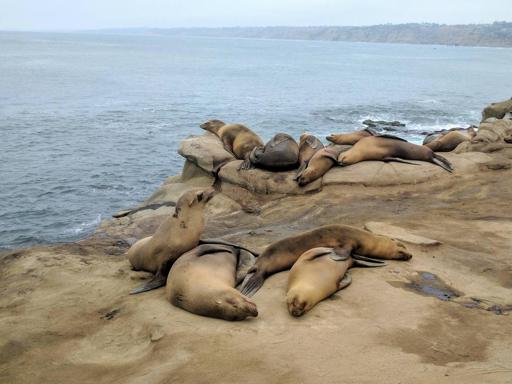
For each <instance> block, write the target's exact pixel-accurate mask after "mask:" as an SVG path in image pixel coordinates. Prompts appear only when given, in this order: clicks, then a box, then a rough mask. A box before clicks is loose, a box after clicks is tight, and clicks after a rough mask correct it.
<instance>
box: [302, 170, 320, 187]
mask: <svg viewBox="0 0 512 384" xmlns="http://www.w3.org/2000/svg"><path fill="white" fill-rule="evenodd" d="M314 173H315V171H314V170H313V169H312V168H306V169H305V170H304V172H302V174H300V175H299V176H298V177H297V183H298V184H299V185H300V186H301V187H303V186H305V185H306V184H309V183H311V182H312V181H313V180H315V179H316V177H315V175H314Z"/></svg>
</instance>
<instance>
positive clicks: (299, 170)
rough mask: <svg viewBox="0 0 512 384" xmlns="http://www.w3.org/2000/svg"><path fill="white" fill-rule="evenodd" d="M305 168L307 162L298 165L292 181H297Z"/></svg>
mask: <svg viewBox="0 0 512 384" xmlns="http://www.w3.org/2000/svg"><path fill="white" fill-rule="evenodd" d="M307 166H308V162H307V161H304V162H302V164H301V165H300V167H299V169H297V172H296V173H295V176H294V177H293V180H295V181H297V180H298V179H299V177H301V176H302V174H303V173H304V171H305V170H306V167H307Z"/></svg>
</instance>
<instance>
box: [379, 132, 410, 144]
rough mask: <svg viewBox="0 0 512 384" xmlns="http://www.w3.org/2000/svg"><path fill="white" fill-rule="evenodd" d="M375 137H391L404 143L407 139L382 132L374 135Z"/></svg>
mask: <svg viewBox="0 0 512 384" xmlns="http://www.w3.org/2000/svg"><path fill="white" fill-rule="evenodd" d="M375 136H376V137H382V138H384V139H392V140H400V141H405V142H406V143H408V141H407V140H405V139H402V138H401V137H398V136H394V135H388V134H387V133H382V134H378V135H375Z"/></svg>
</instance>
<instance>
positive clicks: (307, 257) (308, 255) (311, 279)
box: [286, 247, 386, 317]
mask: <svg viewBox="0 0 512 384" xmlns="http://www.w3.org/2000/svg"><path fill="white" fill-rule="evenodd" d="M357 257H358V256H357V255H353V256H351V255H350V254H349V253H348V252H346V253H341V254H340V253H337V252H336V250H335V249H334V248H324V247H321V248H313V249H310V250H309V251H306V252H304V253H303V254H302V255H301V256H300V257H299V259H298V260H297V261H296V262H295V264H293V267H292V268H291V270H290V273H289V274H288V287H287V293H286V303H287V305H288V311H289V312H290V314H291V315H292V316H296V317H297V316H302V315H303V314H304V313H306V312H307V311H309V310H310V309H311V308H313V307H314V306H315V305H316V304H318V303H319V302H320V301H322V300H324V299H326V298H328V297H329V296H331V295H333V294H334V293H336V292H337V291H339V290H340V289H343V288H345V287H347V286H348V285H349V284H350V283H351V282H352V278H351V276H350V274H349V273H348V272H347V271H348V269H349V268H351V267H353V266H363V267H382V266H384V265H386V263H384V262H383V261H381V260H371V261H369V258H364V259H363V260H358V259H357Z"/></svg>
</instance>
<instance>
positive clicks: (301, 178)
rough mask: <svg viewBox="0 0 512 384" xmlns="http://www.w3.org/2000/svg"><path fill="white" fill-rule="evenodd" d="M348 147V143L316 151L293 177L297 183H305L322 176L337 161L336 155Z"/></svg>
mask: <svg viewBox="0 0 512 384" xmlns="http://www.w3.org/2000/svg"><path fill="white" fill-rule="evenodd" d="M348 149H350V145H332V146H329V147H325V148H323V149H321V150H319V151H318V152H316V153H315V154H314V155H313V157H312V158H311V160H309V162H308V163H307V165H306V168H305V169H304V170H303V171H302V172H301V173H300V174H297V175H296V177H295V179H296V180H297V182H298V183H299V185H306V184H309V183H311V182H312V181H314V180H316V179H318V178H320V177H322V176H323V175H325V174H326V173H327V171H328V170H329V169H331V168H332V167H333V166H334V165H337V163H338V156H339V155H340V153H342V152H343V151H347V150H348Z"/></svg>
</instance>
